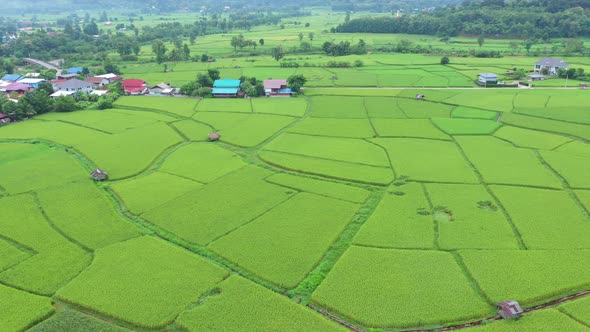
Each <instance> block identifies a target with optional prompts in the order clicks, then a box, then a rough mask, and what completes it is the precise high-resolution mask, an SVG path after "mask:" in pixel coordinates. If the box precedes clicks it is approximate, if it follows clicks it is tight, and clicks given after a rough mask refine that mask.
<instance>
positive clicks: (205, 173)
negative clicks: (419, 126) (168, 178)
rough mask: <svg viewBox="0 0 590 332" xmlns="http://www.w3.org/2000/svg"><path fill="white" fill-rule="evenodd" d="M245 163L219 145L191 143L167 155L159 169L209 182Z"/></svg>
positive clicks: (201, 181)
mask: <svg viewBox="0 0 590 332" xmlns="http://www.w3.org/2000/svg"><path fill="white" fill-rule="evenodd" d="M245 165H246V163H244V162H243V161H242V158H240V156H238V155H237V154H235V153H233V152H231V151H228V150H226V149H223V148H221V147H219V146H216V145H214V144H211V143H192V144H188V145H184V146H182V147H180V148H179V149H178V150H176V151H174V152H173V153H172V154H171V155H170V156H168V158H166V161H164V164H162V166H161V167H160V171H162V172H166V173H170V174H173V175H178V176H181V177H184V178H189V179H192V180H195V181H198V182H200V183H209V182H212V181H213V180H215V179H217V178H219V177H221V176H223V175H225V174H227V173H230V172H233V171H235V170H237V169H239V168H241V167H243V166H245Z"/></svg>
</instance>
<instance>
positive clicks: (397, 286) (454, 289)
mask: <svg viewBox="0 0 590 332" xmlns="http://www.w3.org/2000/svg"><path fill="white" fill-rule="evenodd" d="M393 271H395V272H393ZM312 299H313V301H314V302H316V303H319V304H320V305H322V306H323V307H327V308H330V309H332V310H334V311H336V312H338V313H340V314H342V315H344V316H346V317H349V318H351V319H353V320H355V321H357V322H359V323H361V324H362V325H364V326H369V327H395V328H408V327H413V326H424V325H442V324H445V323H450V322H457V321H463V320H469V319H473V318H475V317H480V316H482V315H486V314H489V313H490V312H491V310H490V309H491V308H490V306H489V305H488V304H487V303H485V302H484V300H483V299H482V298H481V297H480V296H478V294H477V293H476V291H475V290H474V289H473V288H472V285H471V283H470V281H469V280H468V279H467V277H466V276H465V275H464V274H463V271H461V268H460V267H459V266H458V265H457V263H456V262H455V260H454V259H453V256H452V254H450V253H444V252H435V251H412V250H390V249H389V250H387V249H376V248H364V247H355V246H353V247H351V248H350V249H349V250H348V251H347V252H346V253H345V254H344V255H343V256H342V258H341V259H340V260H339V261H338V262H337V263H336V265H335V266H334V269H333V270H332V272H331V273H330V274H329V275H328V277H327V278H326V280H324V282H323V283H322V284H321V285H320V286H319V287H318V288H317V290H316V291H315V292H314V293H313V297H312Z"/></svg>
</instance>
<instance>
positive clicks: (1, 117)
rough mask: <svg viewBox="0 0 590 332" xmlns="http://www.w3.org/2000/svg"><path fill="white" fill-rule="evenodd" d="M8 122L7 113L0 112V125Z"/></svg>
mask: <svg viewBox="0 0 590 332" xmlns="http://www.w3.org/2000/svg"><path fill="white" fill-rule="evenodd" d="M8 123H10V118H9V117H8V115H6V114H4V113H2V112H0V126H3V125H5V124H8Z"/></svg>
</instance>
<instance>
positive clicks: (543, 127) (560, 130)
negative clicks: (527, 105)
mask: <svg viewBox="0 0 590 332" xmlns="http://www.w3.org/2000/svg"><path fill="white" fill-rule="evenodd" d="M502 122H503V123H505V124H509V125H513V126H516V127H523V128H528V129H535V130H540V131H545V132H549V133H554V134H565V135H569V136H575V137H579V138H583V139H585V140H590V130H588V126H586V125H582V124H577V123H569V122H561V121H555V120H549V119H543V118H536V117H531V116H526V115H520V114H515V113H506V114H504V116H502Z"/></svg>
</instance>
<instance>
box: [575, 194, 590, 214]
mask: <svg viewBox="0 0 590 332" xmlns="http://www.w3.org/2000/svg"><path fill="white" fill-rule="evenodd" d="M575 193H576V195H577V196H578V197H579V198H580V201H581V202H582V204H583V205H584V206H585V207H586V210H589V211H590V190H576V191H575Z"/></svg>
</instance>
